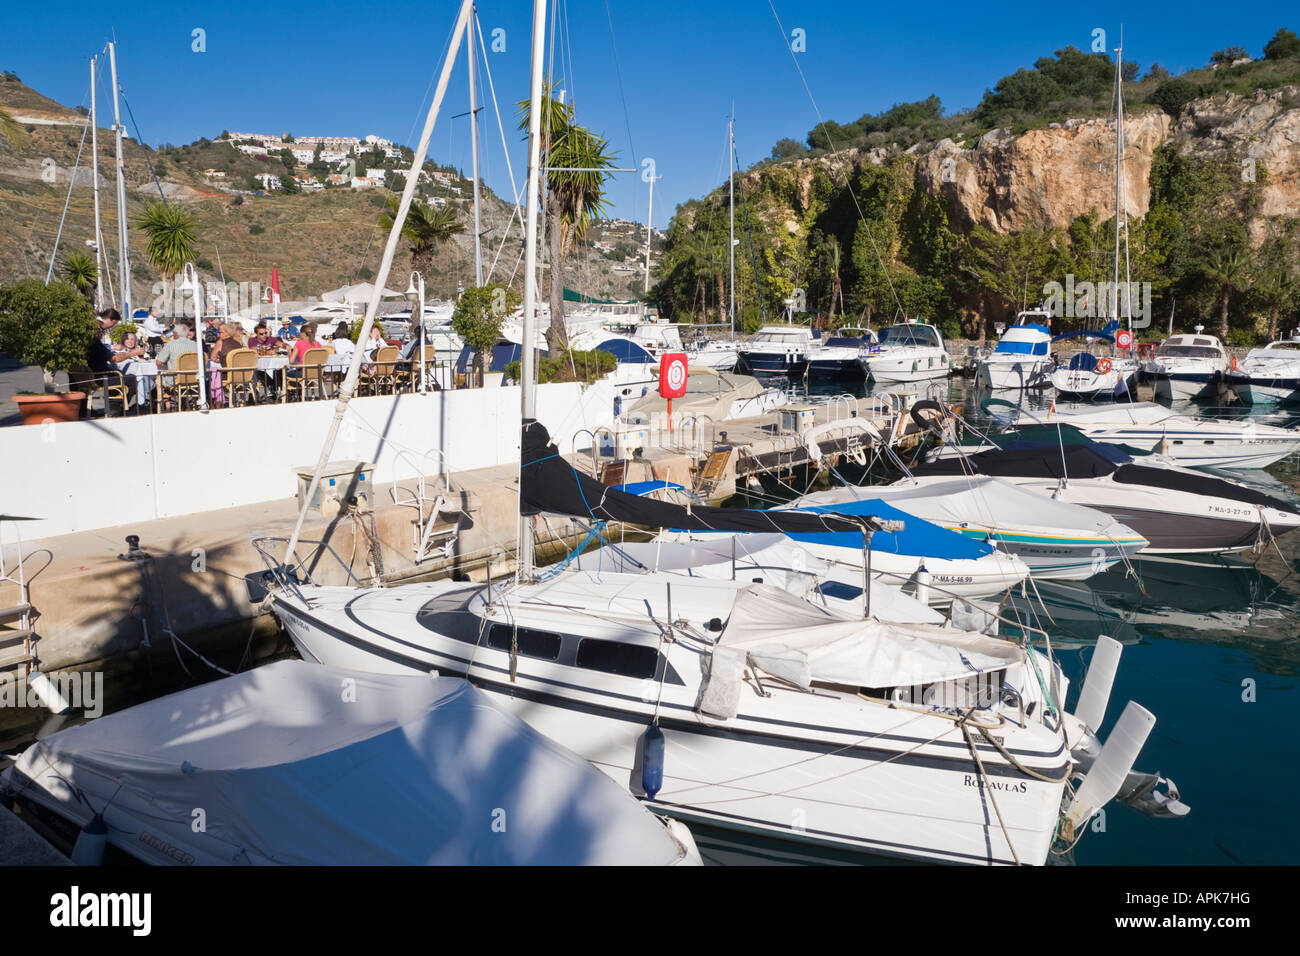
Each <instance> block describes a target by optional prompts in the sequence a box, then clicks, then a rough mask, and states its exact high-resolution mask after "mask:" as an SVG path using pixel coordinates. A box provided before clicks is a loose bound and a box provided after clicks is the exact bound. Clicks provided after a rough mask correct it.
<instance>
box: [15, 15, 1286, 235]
mask: <svg viewBox="0 0 1300 956" xmlns="http://www.w3.org/2000/svg"><path fill="white" fill-rule="evenodd" d="M553 6H554V4H553ZM775 6H776V12H777V14H779V15H780V18H781V21H782V22H783V23H784V27H785V32H784V33H782V32H781V31H780V30H779V29H778V27H777V24H776V20H775V19H774V18H773V14H772V9H771V8H770V7H769V4H768V0H733V2H721V0H694V2H690V0H609V2H608V4H606V3H605V2H604V0H567V3H561V4H560V5H559V7H558V9H559V12H560V16H561V20H562V21H567V29H564V30H562V31H560V34H559V42H558V43H557V45H556V60H557V62H559V61H560V60H561V59H562V60H563V61H564V63H565V66H564V68H563V69H559V68H557V70H556V73H557V75H560V76H561V77H562V84H561V85H563V86H565V87H567V88H568V89H569V90H571V91H572V94H573V95H574V96H575V98H576V103H577V106H578V111H579V119H580V121H581V122H583V123H584V124H585V125H588V126H590V127H592V128H594V129H596V130H597V131H599V132H602V133H604V134H605V135H606V136H607V137H608V138H609V140H610V142H611V145H612V146H613V147H614V148H615V149H616V150H617V152H618V154H619V156H618V158H619V160H620V162H619V165H620V166H627V167H631V166H634V165H639V163H640V162H641V161H642V160H644V159H645V158H646V157H652V158H653V159H654V160H655V164H656V171H657V174H658V175H659V176H661V177H662V179H660V180H659V181H658V182H657V183H656V185H655V214H654V219H655V223H656V225H659V226H662V225H664V224H665V223H666V222H667V219H668V217H669V216H670V215H671V213H672V210H673V209H674V208H675V207H676V205H677V204H678V203H680V202H683V201H685V200H687V199H690V198H692V197H697V196H701V195H703V194H704V193H706V192H707V191H708V190H710V189H711V188H713V187H714V186H716V185H717V184H718V183H720V182H721V181H722V180H723V179H725V176H726V167H725V158H724V157H725V153H724V150H725V130H726V120H727V115H728V113H729V111H730V108H731V103H732V101H733V100H734V102H735V110H736V142H737V148H738V151H739V160H740V163H741V166H742V168H743V167H744V166H747V165H749V164H750V163H753V162H754V161H756V160H758V159H761V158H763V157H764V156H766V155H767V154H768V152H769V151H770V149H771V147H772V144H773V143H775V142H776V140H777V139H779V138H781V137H785V136H788V137H791V138H793V139H796V140H801V141H802V140H803V138H804V136H805V135H806V134H807V131H808V130H809V129H810V128H811V127H812V126H813V125H814V123H815V120H816V116H815V113H814V112H813V107H812V105H811V103H810V102H809V99H808V95H807V93H806V92H805V90H804V88H803V85H802V83H801V81H800V79H799V76H798V74H797V73H796V71H795V68H794V65H793V62H792V59H791V56H790V53H789V51H788V49H787V47H786V45H785V44H786V41H787V40H788V38H789V36H790V34H791V32H792V31H794V30H795V29H801V30H803V31H804V37H805V42H806V48H807V49H806V52H805V53H802V54H800V55H799V62H800V64H801V66H802V67H803V70H804V72H805V74H806V76H807V80H808V83H809V85H810V87H811V89H812V93H813V95H814V96H815V97H816V100H817V104H818V106H819V107H820V108H821V111H822V113H823V115H824V116H825V117H826V118H828V119H835V120H837V121H840V122H847V121H851V120H854V119H856V118H857V117H858V116H860V115H862V114H863V113H865V112H877V111H879V110H881V109H885V108H887V107H889V106H891V105H892V104H894V103H897V102H900V101H905V100H915V99H920V98H923V97H925V96H928V95H929V94H931V93H935V94H938V95H939V97H940V98H941V99H942V100H943V103H944V106H945V108H946V109H947V110H948V111H955V110H959V109H964V108H967V107H970V106H973V105H974V104H975V103H977V102H978V101H979V98H980V96H981V95H982V94H983V92H984V90H985V88H986V87H987V86H991V85H992V84H993V83H994V82H995V81H996V80H997V79H998V78H999V77H1001V76H1003V75H1004V74H1006V73H1009V72H1012V71H1014V70H1015V69H1016V68H1018V67H1021V66H1029V65H1031V64H1032V63H1033V61H1034V60H1035V59H1036V58H1038V57H1040V56H1044V55H1048V54H1050V53H1051V52H1052V51H1053V50H1055V49H1058V48H1060V47H1063V46H1066V45H1067V44H1073V45H1075V46H1077V47H1079V48H1081V49H1088V48H1089V46H1090V44H1091V42H1092V31H1093V29H1094V28H1098V27H1100V28H1103V29H1105V30H1106V31H1107V46H1108V47H1110V48H1113V47H1114V46H1115V41H1116V40H1117V38H1118V32H1119V28H1120V25H1121V23H1122V24H1123V26H1124V36H1125V58H1126V59H1129V60H1136V61H1137V62H1138V63H1139V65H1140V67H1141V68H1142V70H1143V72H1145V70H1146V68H1147V67H1148V66H1150V64H1151V63H1152V62H1153V61H1154V62H1159V63H1161V64H1162V65H1164V66H1165V67H1166V68H1168V69H1170V70H1172V71H1174V72H1179V71H1181V70H1183V69H1186V68H1190V67H1196V66H1202V65H1204V64H1205V63H1206V61H1207V60H1208V58H1209V55H1210V53H1211V52H1212V51H1213V50H1215V49H1218V48H1222V47H1225V46H1229V45H1232V44H1240V45H1242V46H1244V47H1246V49H1247V50H1248V51H1250V53H1251V54H1252V55H1254V56H1259V55H1260V54H1261V49H1262V47H1263V45H1264V43H1266V42H1267V41H1268V39H1269V38H1270V37H1271V36H1272V35H1273V33H1274V32H1275V31H1276V30H1277V28H1278V27H1280V26H1287V27H1289V28H1291V29H1293V30H1297V31H1300V13H1297V8H1296V6H1295V4H1294V3H1281V2H1277V3H1271V2H1265V3H1252V4H1245V3H1236V4H1234V3H1222V2H1213V3H1211V2H1205V0H1186V2H1181V3H1178V4H1176V5H1175V4H1169V5H1167V6H1165V7H1164V8H1163V9H1153V8H1152V7H1150V6H1148V5H1137V4H1119V3H1109V2H1102V3H1096V4H1090V5H1087V6H1086V7H1085V6H1083V5H1079V4H1043V3H1040V2H1033V3H1015V4H1011V5H1007V6H1003V7H999V8H997V9H991V8H990V6H989V5H987V4H972V3H962V4H943V3H924V4H922V3H914V4H890V5H889V7H888V8H884V7H883V5H882V6H876V5H874V4H865V3H861V2H822V3H795V2H792V0H776V3H775ZM457 7H458V4H456V3H454V2H451V0H437V2H428V0H424V2H414V0H390V2H386V3H356V2H352V3H346V4H335V3H330V2H324V3H313V4H302V3H293V4H287V3H281V2H279V0H260V2H257V3H250V2H247V0H229V2H222V3H167V4H160V3H152V2H141V3H131V4H103V3H96V4H88V3H78V2H72V3H64V4H61V5H58V6H57V7H55V6H51V7H48V8H45V10H46V12H45V13H42V14H39V15H37V14H34V15H31V16H27V15H22V16H19V15H18V14H17V12H16V8H15V12H14V13H12V14H11V16H10V17H8V21H9V23H8V24H7V33H6V34H5V35H4V36H0V69H7V70H12V71H14V72H15V73H17V74H18V75H19V77H21V78H22V80H23V81H24V82H25V83H26V84H27V85H29V86H31V87H34V88H35V89H37V90H38V91H40V92H42V93H44V94H45V95H47V96H51V97H53V98H54V99H56V100H58V101H60V102H62V103H65V104H67V105H69V106H75V105H77V104H79V103H83V102H85V103H88V98H87V87H88V76H87V65H86V64H87V60H88V58H89V57H90V56H91V55H92V54H94V53H96V52H98V51H99V50H100V49H102V47H103V44H104V41H105V40H107V39H108V38H109V37H110V36H111V35H113V34H115V35H116V37H117V40H118V44H119V59H118V69H119V76H120V80H121V84H122V87H123V89H124V90H125V92H126V97H127V99H128V101H129V102H130V104H131V108H132V109H133V111H134V113H135V117H136V119H137V120H138V121H139V123H140V132H141V134H142V137H143V139H144V141H145V142H147V143H148V144H150V145H153V146H156V145H157V144H159V143H164V142H167V143H175V144H181V143H186V142H190V141H192V140H194V139H197V138H198V137H200V136H209V137H213V136H217V135H219V134H220V132H221V130H222V129H232V130H235V129H238V130H246V131H252V132H283V131H290V132H292V133H294V134H296V135H309V134H318V135H350V136H351V135H355V136H364V135H365V134H367V133H376V134H378V135H381V136H385V137H388V138H391V139H394V140H397V141H399V142H402V143H406V144H409V145H414V144H415V141H416V139H417V136H418V131H419V127H420V125H422V123H423V117H424V112H425V110H426V109H427V104H428V99H427V96H428V95H430V94H431V87H432V82H433V80H434V78H435V77H436V75H437V71H438V68H439V66H440V62H441V59H442V56H443V51H444V50H445V48H446V43H447V39H448V34H449V33H450V29H451V25H452V21H453V19H454V16H455V11H456V9H457ZM607 10H608V11H609V15H608V17H607V13H606V11H607ZM531 11H532V4H531V3H529V2H526V0H510V2H503V0H483V2H482V3H480V5H479V20H480V22H481V24H482V27H483V32H484V35H485V39H486V40H487V42H488V43H489V44H491V43H492V41H493V31H494V30H496V29H498V28H499V29H501V30H504V31H505V33H504V41H505V48H506V49H505V51H504V52H500V53H489V55H488V63H487V65H488V66H489V67H490V69H491V73H492V79H493V82H494V84H495V86H496V91H497V97H498V100H499V102H500V103H501V107H502V110H503V113H504V117H505V122H506V138H507V141H508V142H509V145H510V151H511V162H512V163H513V164H514V170H515V176H516V180H517V181H518V182H520V183H521V184H522V180H523V164H524V161H525V151H524V147H523V143H522V141H521V138H520V135H519V134H518V133H517V132H516V131H515V130H514V128H513V120H514V103H515V101H517V100H519V99H522V98H524V97H526V95H527V90H528V55H529V40H530V31H531V18H532V12H531ZM611 20H612V27H613V29H612V31H611V23H610V21H611ZM195 29H202V30H204V31H205V41H206V52H203V53H196V52H193V51H192V46H193V44H194V40H193V39H192V31H193V30H195ZM615 47H617V56H615ZM561 54H562V55H561ZM463 59H464V53H463V51H462V54H461V63H460V64H459V69H458V70H457V72H456V75H455V77H454V79H453V82H452V84H451V87H450V89H449V92H448V101H447V107H445V108H444V112H443V116H442V117H441V118H440V119H439V121H438V125H437V127H436V128H435V130H434V134H433V141H432V145H431V148H430V155H431V157H432V158H433V159H435V160H437V161H439V162H443V163H451V164H453V165H457V166H461V167H462V168H465V169H466V170H468V168H469V165H470V158H469V127H468V125H467V119H466V118H464V117H462V118H460V119H454V120H453V119H450V118H449V117H450V114H452V113H459V112H463V111H464V110H466V109H467V106H468V85H467V73H466V70H465V67H464V62H463ZM481 71H482V65H480V72H481ZM620 74H621V84H620ZM482 85H484V86H485V85H486V84H482ZM106 89H107V84H106V83H105V85H104V86H103V87H101V95H103V91H104V90H106ZM484 95H485V97H486V91H485V94H484ZM624 103H626V110H625V107H624ZM103 125H107V122H105V123H104V124H103ZM482 131H483V134H484V137H483V150H482V156H483V159H482V169H483V176H484V180H485V181H486V182H487V183H488V185H490V186H491V187H492V188H493V189H494V190H496V192H498V193H499V194H500V195H502V196H503V197H508V196H509V195H510V186H509V180H508V177H507V174H506V164H505V161H504V158H503V150H502V145H501V136H500V133H499V132H498V131H497V126H496V118H495V116H494V114H493V113H492V112H491V110H490V103H489V109H488V110H487V111H485V113H484V114H483V120H482ZM132 132H134V130H132ZM646 193H647V186H646V183H645V182H643V181H642V179H641V177H640V176H639V175H637V174H632V173H624V174H621V175H620V176H618V177H617V179H616V181H615V183H614V184H613V185H612V187H611V199H612V202H613V213H614V214H615V215H622V216H626V217H628V218H632V219H636V220H639V221H644V218H645V215H646V202H647V195H646Z"/></svg>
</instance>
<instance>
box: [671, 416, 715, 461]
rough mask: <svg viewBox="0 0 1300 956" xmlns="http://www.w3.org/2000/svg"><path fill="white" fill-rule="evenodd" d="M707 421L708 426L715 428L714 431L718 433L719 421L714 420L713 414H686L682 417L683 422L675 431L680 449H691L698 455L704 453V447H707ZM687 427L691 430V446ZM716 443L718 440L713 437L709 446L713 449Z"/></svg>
mask: <svg viewBox="0 0 1300 956" xmlns="http://www.w3.org/2000/svg"><path fill="white" fill-rule="evenodd" d="M705 422H707V423H708V427H709V428H710V429H712V430H713V433H716V431H717V422H715V421H714V420H713V417H712V416H711V415H684V416H683V417H682V420H681V422H679V423H678V425H677V431H676V433H675V434H676V436H677V448H678V450H680V451H691V452H694V453H695V454H696V455H702V454H703V453H704V448H705V442H704V423H705ZM687 428H690V430H691V438H690V443H689V447H688V444H687V439H686V430H687ZM715 443H716V442H715V441H714V439H713V438H712V437H711V438H710V439H709V442H708V447H709V448H710V449H712V448H713V446H714V444H715Z"/></svg>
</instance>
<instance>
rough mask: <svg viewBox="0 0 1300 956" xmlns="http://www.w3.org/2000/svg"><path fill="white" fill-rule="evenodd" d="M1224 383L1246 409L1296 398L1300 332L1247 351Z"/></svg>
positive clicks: (1299, 376) (1299, 394)
mask: <svg viewBox="0 0 1300 956" xmlns="http://www.w3.org/2000/svg"><path fill="white" fill-rule="evenodd" d="M1224 380H1225V381H1226V382H1227V384H1228V385H1229V386H1230V387H1231V388H1232V390H1233V391H1234V392H1236V393H1237V397H1238V398H1240V399H1241V400H1242V401H1243V402H1245V403H1246V404H1247V405H1269V404H1276V403H1279V402H1288V401H1293V400H1295V399H1296V398H1300V329H1298V330H1297V332H1296V334H1295V335H1292V336H1291V338H1289V339H1280V340H1278V341H1276V342H1269V343H1268V345H1266V346H1264V347H1263V348H1262V349H1251V350H1250V351H1249V352H1248V353H1247V354H1246V358H1245V359H1243V360H1242V361H1241V362H1240V363H1236V364H1234V365H1233V366H1232V367H1231V368H1230V369H1229V370H1228V371H1227V372H1226V373H1225V374H1224Z"/></svg>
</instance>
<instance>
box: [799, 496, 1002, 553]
mask: <svg viewBox="0 0 1300 956" xmlns="http://www.w3.org/2000/svg"><path fill="white" fill-rule="evenodd" d="M795 510H798V511H811V512H814V513H817V514H828V513H830V514H840V515H874V516H875V517H877V518H885V519H887V520H894V521H902V522H903V523H904V527H903V530H902V531H898V532H889V531H877V532H876V533H875V535H874V536H873V537H872V539H871V550H873V551H889V552H892V553H894V554H906V555H915V556H916V557H925V558H946V559H948V560H958V559H962V558H969V559H975V558H982V557H984V556H985V555H988V554H992V553H993V546H992V545H990V544H986V543H985V542H983V541H978V540H976V539H975V538H968V537H966V536H965V535H961V534H957V532H955V531H949V530H948V529H947V528H941V527H939V526H938V525H937V524H931V523H930V522H929V521H924V520H922V519H921V518H917V517H915V516H913V515H910V514H907V513H906V512H904V511H899V510H898V509H897V508H895V507H894V506H893V505H888V504H885V502H883V501H881V500H880V499H879V498H870V499H867V500H864V501H846V502H843V503H841V504H834V505H819V506H817V507H815V508H798V509H795ZM790 537H791V538H794V540H796V541H805V542H808V543H809V544H821V545H828V546H830V547H836V548H853V549H854V550H857V551H861V550H862V535H861V534H860V533H855V532H842V531H823V532H818V533H816V534H792V535H790Z"/></svg>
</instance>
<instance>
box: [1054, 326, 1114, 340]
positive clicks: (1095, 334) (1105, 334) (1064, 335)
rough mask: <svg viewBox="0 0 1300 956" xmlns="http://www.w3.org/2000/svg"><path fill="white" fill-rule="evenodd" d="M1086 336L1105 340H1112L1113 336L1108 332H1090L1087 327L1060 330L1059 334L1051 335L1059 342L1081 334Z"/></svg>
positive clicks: (1075, 337)
mask: <svg viewBox="0 0 1300 956" xmlns="http://www.w3.org/2000/svg"><path fill="white" fill-rule="evenodd" d="M1085 335H1086V336H1088V337H1089V338H1094V339H1104V340H1105V341H1107V342H1114V341H1115V337H1114V336H1113V335H1111V334H1110V333H1109V332H1092V331H1089V330H1088V329H1075V330H1074V331H1073V332H1062V333H1061V334H1060V335H1054V336H1052V341H1053V342H1060V341H1062V340H1063V339H1077V338H1079V337H1081V336H1085Z"/></svg>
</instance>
